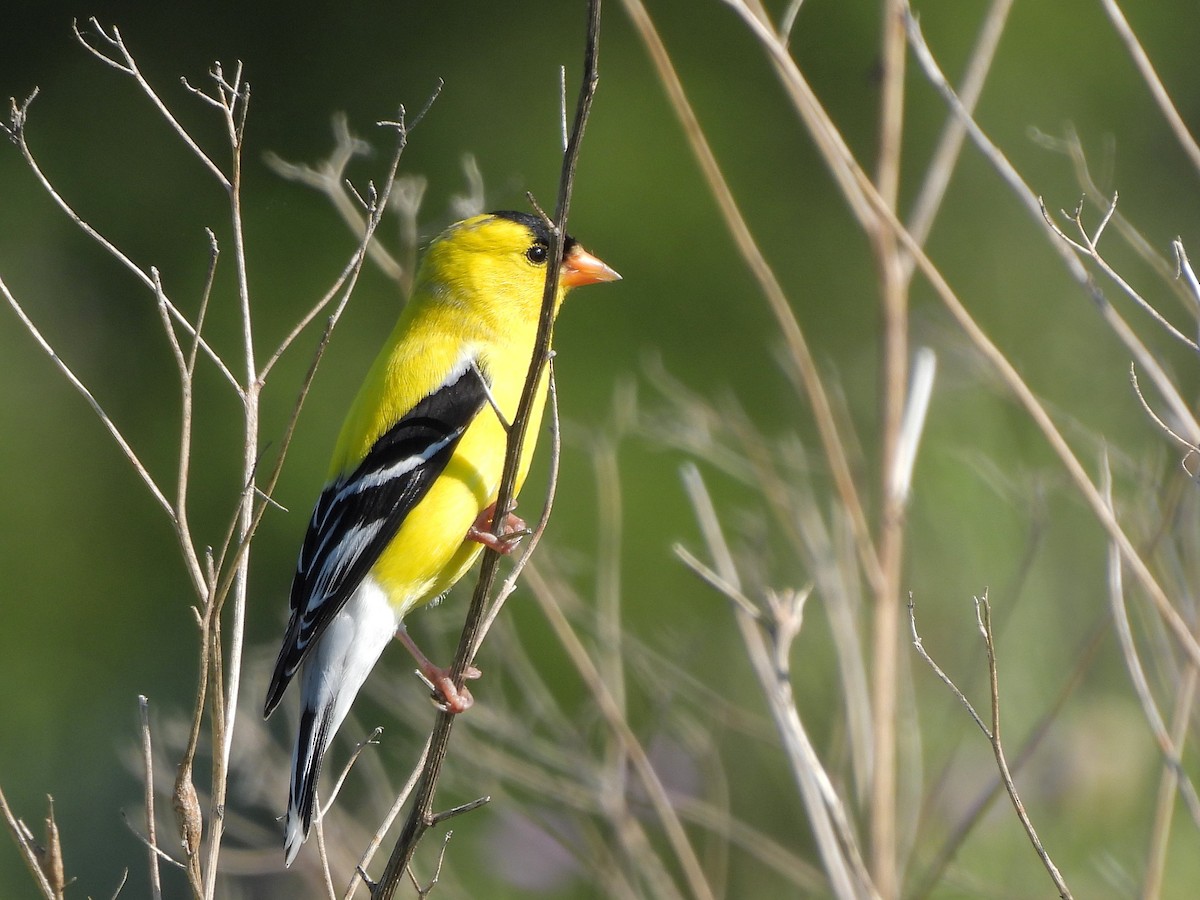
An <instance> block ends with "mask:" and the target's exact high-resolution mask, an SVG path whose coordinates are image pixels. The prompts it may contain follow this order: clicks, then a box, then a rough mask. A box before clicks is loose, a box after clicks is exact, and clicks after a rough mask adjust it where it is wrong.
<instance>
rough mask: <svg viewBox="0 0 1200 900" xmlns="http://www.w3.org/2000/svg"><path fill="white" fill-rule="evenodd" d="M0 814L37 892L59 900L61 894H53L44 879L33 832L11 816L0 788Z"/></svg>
mask: <svg viewBox="0 0 1200 900" xmlns="http://www.w3.org/2000/svg"><path fill="white" fill-rule="evenodd" d="M0 813H3V814H4V821H5V823H6V824H7V825H8V830H9V832H10V833H11V834H12V837H13V840H14V841H16V844H17V850H18V851H20V854H21V859H23V860H24V861H25V866H26V868H28V869H29V874H30V875H32V876H33V880H34V881H36V882H37V886H38V890H40V891H41V892H42V896H43V897H45V898H46V900H61V894H60V893H56V892H55V889H54V888H53V887H52V886H51V884H50V880H49V879H48V878H47V877H46V873H45V872H44V871H43V870H42V863H41V860H40V859H39V857H38V849H39V848H38V844H37V841H35V840H34V837H33V832H32V831H30V830H29V827H28V826H27V825H26V824H25V823H24V822H22V821H21V820H20V819H18V818H17V817H16V816H14V815H13V811H12V810H11V809H10V808H9V805H8V798H7V797H5V796H4V790H3V789H2V788H0Z"/></svg>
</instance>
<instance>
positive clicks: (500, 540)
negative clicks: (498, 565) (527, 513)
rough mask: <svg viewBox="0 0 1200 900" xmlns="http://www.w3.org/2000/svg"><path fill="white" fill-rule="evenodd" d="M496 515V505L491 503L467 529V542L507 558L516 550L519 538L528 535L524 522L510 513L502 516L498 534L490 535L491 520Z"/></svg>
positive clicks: (528, 531) (527, 528) (527, 527)
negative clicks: (502, 519) (474, 543)
mask: <svg viewBox="0 0 1200 900" xmlns="http://www.w3.org/2000/svg"><path fill="white" fill-rule="evenodd" d="M495 515H496V504H495V503H493V504H492V505H491V506H489V507H488V508H487V509H485V510H484V511H483V512H481V513H480V514H479V518H477V519H476V520H475V522H474V524H473V525H471V527H470V528H468V529H467V540H468V541H475V542H476V543H477V544H483V546H485V547H487V548H489V549H491V550H495V551H496V552H497V553H502V554H504V555H505V556H507V555H508V554H509V553H512V552H513V551H514V550H516V549H517V544H519V543H521V538H523V537H525V536H526V535H527V534H530V533H531V532H530V530H529V526H528V525H526V524H525V521H524V520H523V519H521V518H520V517H518V516H517V515H515V514H514V513H512V512H507V513H505V514H504V522H503V525H502V526H501V528H500V533H499V534H492V519H493V517H494V516H495Z"/></svg>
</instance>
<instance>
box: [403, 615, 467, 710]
mask: <svg viewBox="0 0 1200 900" xmlns="http://www.w3.org/2000/svg"><path fill="white" fill-rule="evenodd" d="M396 640H398V641H399V642H400V643H401V644H403V645H404V647H405V649H406V650H408V652H409V653H411V654H412V656H413V659H415V660H416V661H417V671H418V672H419V673H420V674H421V678H422V679H423V680H424V681H425V683H426V684H428V685H429V689H430V690H432V691H433V693H434V696H435V698H440V699H441V702H440V703H435V705H436V706H437V708H438V709H440V710H443V711H445V712H452V713H460V712H465V711H466V710H468V709H470V708H471V705H472V704H473V703H474V702H475V698H474V697H472V696H471V692H470V691H468V690H467V686H466V685H463V686H462V688H461V689H460V688H457V687H455V685H454V679H453V678H451V677H450V670H449V669H444V668H442V667H441V666H438V665H434V663H433V661H432V660H430V658H429V657H428V656H426V655H425V654H424V653H423V652H421V648H420V647H418V646H417V642H416V641H414V640H413V639H412V636H411V635H409V633H408V629H407V628H405V627H404V625H401V626H400V627H399V628H397V629H396ZM482 674H483V673H482V672H480V671H479V670H478V669H477V668H475V667H474V666H468V667H467V670H466V671H465V672H463V678H478V677H479V676H480V675H482Z"/></svg>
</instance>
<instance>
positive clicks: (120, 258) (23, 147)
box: [0, 91, 242, 396]
mask: <svg viewBox="0 0 1200 900" xmlns="http://www.w3.org/2000/svg"><path fill="white" fill-rule="evenodd" d="M36 96H37V91H34V92H33V93H32V94H30V95H29V97H28V98H27V99H26V100H25V102H24V103H22V104H21V105H19V106H18V105H17V103H16V101H13V103H12V106H11V109H10V114H9V118H10V124H9V125H7V126H0V128H2V129H3V131H4V133H5V134H7V135H8V136H9V138H10V139H11V140H12V141H13V143H15V144H16V145H17V149H19V150H20V151H21V156H22V157H24V159H25V164H26V165H28V166H29V169H30V171H31V172H32V173H33V176H34V178H35V179H37V182H38V183H39V184H40V185H41V186H42V190H44V191H45V192H46V194H47V195H48V196H49V197H50V199H51V200H53V201H54V204H55V205H56V206H57V207H58V208H59V209H60V210H62V211H63V213H65V214H66V216H67V218H68V219H70V220H71V221H72V222H74V223H75V225H76V226H77V227H78V228H79V229H80V230H81V231H83V233H84V234H86V235H87V236H88V237H89V238H91V239H92V240H93V241H95V242H96V243H97V244H99V245H100V246H101V247H102V248H103V249H104V251H105V252H106V253H107V254H108V255H109V256H111V257H112V258H113V259H115V260H116V261H117V262H118V263H120V264H121V265H122V266H124V267H125V269H126V270H127V271H128V272H129V273H130V274H131V275H133V276H134V277H135V278H136V279H137V280H138V281H140V282H141V283H142V285H143V286H144V287H145V288H146V289H147V290H148V291H151V292H153V290H154V281H153V279H152V278H151V277H150V275H149V274H148V273H147V272H146V271H145V270H143V269H142V268H141V267H140V266H139V265H137V263H135V262H134V261H133V260H131V259H130V258H129V257H128V256H126V255H125V254H124V253H122V252H121V251H120V250H119V249H117V246H116V245H115V244H113V243H112V242H111V241H110V240H109V239H108V238H106V237H105V236H104V235H102V234H101V233H100V232H99V231H97V230H96V229H95V228H93V227H92V226H91V225H90V224H88V222H86V221H85V220H84V219H83V217H82V216H80V215H79V213H77V212H76V211H75V209H74V207H72V206H71V205H70V204H69V203H67V201H66V200H65V199H64V198H63V196H62V195H61V194H60V193H59V192H58V190H57V189H56V188H55V187H54V185H53V184H51V182H50V179H49V177H47V175H46V173H45V172H43V171H42V167H41V166H40V165H39V164H38V162H37V160H36V159H35V158H34V155H33V151H32V150H31V149H30V148H29V144H28V143H27V141H26V138H25V128H26V125H27V122H28V118H29V105H30V104H31V103H32V102H33V100H34V98H35V97H36ZM168 303H169V308H170V310H171V317H172V318H173V319H175V320H176V321H177V322H178V323H179V324H180V325H181V326H183V328H184V330H186V331H187V332H188V333H189V334H190V335H192V336H194V337H196V339H197V340H200V338H199V335H198V333H197V331H196V328H195V327H194V326H193V325H192V323H191V322H189V321H188V320H187V317H186V316H184V314H183V313H181V312H180V311H179V309H178V307H176V306H175V304H174V303H170V301H168ZM200 347H201V349H202V350H203V351H204V354H205V356H207V357H208V358H209V360H210V361H211V362H212V363H213V365H215V366H216V367H217V371H218V372H220V373H221V375H222V376H223V377H224V378H225V380H226V381H227V382H228V383H229V385H230V386H231V387H232V388H233V389H234V391H235V392H237V393H238V395H239V396H240V395H241V393H242V388H241V385H240V384H238V380H237V378H235V377H234V375H233V373H232V372H231V371H230V370H229V367H228V366H226V365H225V363H224V362H223V361H222V359H221V357H220V356H219V355H218V354H217V352H216V351H215V350H213V348H212V347H210V346H209V345H208V342H207V341H203V340H200Z"/></svg>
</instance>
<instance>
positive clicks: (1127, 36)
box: [1101, 0, 1200, 173]
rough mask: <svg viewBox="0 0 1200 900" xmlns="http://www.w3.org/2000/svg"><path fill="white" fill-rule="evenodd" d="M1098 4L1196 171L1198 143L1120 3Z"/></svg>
mask: <svg viewBox="0 0 1200 900" xmlns="http://www.w3.org/2000/svg"><path fill="white" fill-rule="evenodd" d="M1101 5H1102V6H1103V7H1104V11H1105V13H1107V14H1108V18H1109V20H1110V21H1111V22H1112V24H1113V28H1114V29H1116V32H1117V36H1118V37H1119V38H1120V39H1121V41H1122V42H1123V43H1124V44H1125V49H1126V50H1128V51H1129V55H1130V56H1131V57H1133V62H1134V65H1136V66H1137V69H1138V72H1140V73H1141V76H1142V80H1143V81H1145V82H1146V86H1147V87H1148V88H1150V94H1151V96H1152V97H1154V102H1155V103H1156V104H1158V109H1159V112H1161V113H1162V117H1163V118H1164V119H1166V120H1167V124H1168V125H1169V126H1170V127H1171V132H1172V133H1173V134H1174V135H1175V140H1176V141H1178V142H1179V146H1180V147H1181V148H1182V149H1183V152H1184V153H1186V154H1187V156H1188V159H1190V160H1191V161H1192V168H1194V169H1195V170H1196V172H1197V173H1200V144H1197V143H1196V139H1195V138H1194V137H1193V136H1192V133H1191V132H1190V131H1188V127H1187V124H1186V123H1185V122H1184V121H1183V116H1181V115H1180V114H1179V110H1178V109H1176V108H1175V104H1174V102H1173V101H1172V100H1171V95H1170V94H1169V93H1167V89H1166V87H1164V86H1163V83H1162V80H1161V79H1160V78H1159V77H1158V73H1157V72H1156V71H1154V65H1153V64H1152V63H1151V62H1150V57H1149V56H1148V55H1147V54H1146V51H1145V49H1144V48H1143V47H1142V44H1141V42H1140V41H1139V40H1138V38H1137V35H1136V34H1134V33H1133V29H1132V28H1130V27H1129V23H1128V22H1127V21H1125V14H1124V13H1123V12H1121V7H1120V6H1118V5H1117V0H1101Z"/></svg>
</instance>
